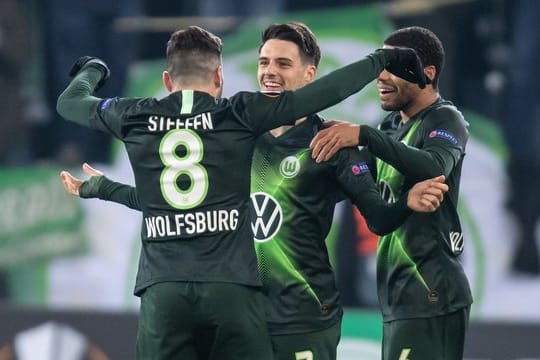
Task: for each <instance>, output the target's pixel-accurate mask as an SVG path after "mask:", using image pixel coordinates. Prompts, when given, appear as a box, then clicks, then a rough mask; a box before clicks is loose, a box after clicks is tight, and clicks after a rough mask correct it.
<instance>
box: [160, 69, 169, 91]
mask: <svg viewBox="0 0 540 360" xmlns="http://www.w3.org/2000/svg"><path fill="white" fill-rule="evenodd" d="M161 77H162V79H163V85H165V88H166V89H167V91H168V92H172V80H171V74H169V72H168V71H167V70H165V71H163V74H162V75H161Z"/></svg>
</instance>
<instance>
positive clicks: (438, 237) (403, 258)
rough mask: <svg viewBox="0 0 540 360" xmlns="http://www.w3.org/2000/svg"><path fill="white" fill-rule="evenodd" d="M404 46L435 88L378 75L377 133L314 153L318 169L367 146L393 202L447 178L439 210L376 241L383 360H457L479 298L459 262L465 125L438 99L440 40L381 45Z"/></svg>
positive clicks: (332, 137) (407, 37)
mask: <svg viewBox="0 0 540 360" xmlns="http://www.w3.org/2000/svg"><path fill="white" fill-rule="evenodd" d="M399 47H410V48H413V49H415V50H416V51H417V53H418V54H419V56H420V58H421V60H422V63H423V66H424V72H425V74H426V76H427V77H428V78H429V82H430V84H429V85H428V86H426V87H425V88H424V89H421V88H420V87H418V86H417V85H414V84H409V83H407V82H405V81H403V80H402V79H400V78H398V77H396V76H394V75H393V74H392V73H391V69H388V70H389V71H387V70H384V71H382V72H381V73H380V74H379V77H378V79H377V87H378V89H379V97H380V103H381V107H382V108H383V109H384V110H387V111H390V113H389V114H388V115H387V116H386V117H385V118H384V120H383V121H382V122H381V124H380V125H379V127H378V129H374V128H372V127H370V126H367V125H360V126H358V125H353V124H348V123H336V124H335V126H331V127H329V128H328V129H325V130H323V131H321V132H319V133H318V134H317V136H316V137H315V138H314V140H313V143H312V148H313V152H312V156H313V157H314V158H316V160H317V161H318V162H321V161H325V160H327V159H330V158H331V157H332V154H333V153H334V152H335V151H337V149H339V148H341V147H343V146H356V145H363V146H365V147H367V149H368V150H369V152H370V153H371V154H373V155H374V156H375V157H376V158H377V160H376V170H377V182H378V184H379V187H380V190H381V192H382V193H383V195H384V196H385V197H386V199H387V200H388V201H389V202H393V201H395V200H396V199H398V198H399V196H400V195H401V194H402V193H403V192H404V191H407V190H408V189H409V188H410V186H411V184H414V183H415V182H417V181H420V180H422V179H426V178H430V177H431V176H433V175H434V174H441V173H442V174H444V175H445V176H446V179H447V183H448V185H449V186H450V190H449V192H448V193H446V195H445V201H443V203H442V204H441V207H440V208H439V209H438V210H437V211H436V212H434V213H430V214H420V213H413V214H411V216H409V217H408V218H407V219H406V220H405V223H404V224H403V225H401V226H400V227H399V228H398V229H397V230H396V231H394V232H392V233H391V234H388V235H385V236H382V237H381V238H380V239H379V243H378V250H377V282H378V296H379V303H380V307H381V310H382V314H383V321H384V324H383V349H382V350H383V359H385V360H390V359H392V360H394V359H415V360H432V359H445V360H458V359H459V360H461V359H462V358H463V350H464V342H465V334H466V330H467V327H468V319H469V312H470V306H471V304H472V301H473V300H472V295H471V291H470V287H469V283H468V280H467V277H466V275H465V273H464V271H463V268H462V266H461V264H460V261H459V255H460V254H461V253H462V251H463V246H464V240H463V233H462V229H461V225H460V220H459V216H458V213H457V203H458V194H459V183H460V179H461V168H462V164H463V158H464V156H465V146H466V144H467V140H468V138H469V133H468V130H467V128H468V124H467V122H466V121H465V120H464V118H463V115H462V114H461V112H460V111H458V110H457V109H456V107H455V106H454V105H452V103H451V102H449V101H447V100H444V99H443V98H442V97H441V95H440V94H439V91H438V81H439V77H440V74H441V71H442V68H443V63H444V48H443V45H442V43H441V41H440V40H439V38H438V37H437V36H436V35H435V34H434V33H433V32H432V31H430V30H428V29H425V28H422V27H416V26H415V27H407V28H403V29H399V30H397V31H395V32H393V33H391V34H390V35H389V36H388V37H387V38H386V39H385V41H384V48H399ZM371 168H372V169H373V168H374V167H371Z"/></svg>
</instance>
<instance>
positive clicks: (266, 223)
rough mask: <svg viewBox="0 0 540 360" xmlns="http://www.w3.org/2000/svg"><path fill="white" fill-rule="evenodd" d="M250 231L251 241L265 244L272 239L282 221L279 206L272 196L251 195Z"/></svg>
mask: <svg viewBox="0 0 540 360" xmlns="http://www.w3.org/2000/svg"><path fill="white" fill-rule="evenodd" d="M251 205H252V206H253V209H252V210H253V211H252V212H251V229H252V230H253V239H254V240H255V241H258V242H265V241H268V240H270V239H272V238H273V237H274V236H275V235H276V234H277V232H278V231H279V229H280V228H281V222H282V221H283V212H282V210H281V206H279V203H278V202H277V201H276V199H274V198H273V197H272V196H270V195H268V194H267V193H264V192H256V193H253V194H251Z"/></svg>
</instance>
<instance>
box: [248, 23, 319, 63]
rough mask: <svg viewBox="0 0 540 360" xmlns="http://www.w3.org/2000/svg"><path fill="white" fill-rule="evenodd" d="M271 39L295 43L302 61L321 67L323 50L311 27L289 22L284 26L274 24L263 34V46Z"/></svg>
mask: <svg viewBox="0 0 540 360" xmlns="http://www.w3.org/2000/svg"><path fill="white" fill-rule="evenodd" d="M271 39H277V40H285V41H290V42H292V43H295V44H296V46H298V49H299V51H300V57H301V58H302V61H303V62H304V63H307V64H312V65H315V67H317V66H319V62H320V61H321V49H320V48H319V45H318V44H317V39H316V38H315V35H314V34H313V32H312V31H311V30H310V29H309V27H308V26H307V25H306V24H304V23H301V22H295V21H293V22H288V23H284V24H272V25H270V26H268V27H267V28H266V29H265V30H264V31H263V33H262V36H261V40H262V43H261V46H260V47H259V52H260V51H261V48H262V47H263V45H264V44H265V43H266V42H267V41H268V40H271Z"/></svg>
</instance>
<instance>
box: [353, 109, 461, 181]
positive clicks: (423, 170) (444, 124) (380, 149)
mask: <svg viewBox="0 0 540 360" xmlns="http://www.w3.org/2000/svg"><path fill="white" fill-rule="evenodd" d="M421 126H422V125H421ZM423 127H424V129H423V130H422V136H423V138H422V146H421V147H420V148H416V147H412V146H408V145H405V144H403V143H402V142H400V141H397V140H395V139H392V138H391V137H389V136H388V135H386V134H384V133H383V132H382V131H380V130H378V129H374V128H372V127H370V126H367V125H362V126H361V127H360V145H364V146H366V147H367V148H368V150H369V151H370V152H371V153H372V154H373V155H374V156H376V157H378V158H379V159H381V160H382V161H384V162H386V163H388V164H390V165H392V166H393V167H394V168H396V170H398V171H399V172H400V173H402V174H403V175H405V176H406V177H408V178H409V179H411V180H413V181H420V180H425V179H429V178H432V177H435V176H438V175H441V174H443V175H445V176H448V175H449V174H450V172H451V171H452V170H453V169H454V167H455V166H456V164H457V163H458V162H459V160H460V159H461V157H463V156H464V154H465V145H466V143H467V140H468V136H469V134H468V131H467V128H466V123H465V121H464V120H463V119H462V118H461V114H460V113H459V112H457V111H456V110H453V109H451V108H446V107H443V108H441V109H436V110H434V111H431V112H430V114H429V118H426V119H424V123H423Z"/></svg>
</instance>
